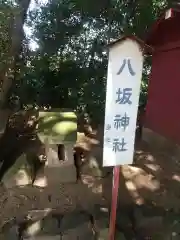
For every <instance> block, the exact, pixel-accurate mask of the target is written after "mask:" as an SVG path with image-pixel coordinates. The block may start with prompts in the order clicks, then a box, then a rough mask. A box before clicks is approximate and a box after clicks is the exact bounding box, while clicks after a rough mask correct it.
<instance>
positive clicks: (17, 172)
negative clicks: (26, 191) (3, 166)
mask: <svg viewBox="0 0 180 240" xmlns="http://www.w3.org/2000/svg"><path fill="white" fill-rule="evenodd" d="M57 150H58V149H57V145H48V146H47V153H46V154H47V159H48V160H47V162H46V164H45V167H44V168H42V169H41V170H40V171H39V172H38V174H37V178H36V180H35V182H34V185H35V186H39V187H46V186H47V185H54V184H58V183H67V182H75V181H76V168H75V166H74V158H73V144H67V145H65V156H66V157H65V161H60V160H59V158H58V153H57ZM3 182H4V184H5V186H6V187H7V188H12V187H15V186H20V185H28V184H31V182H32V181H31V172H30V168H29V166H28V164H27V162H26V156H25V154H23V155H21V157H20V158H19V159H18V160H17V162H16V164H15V165H14V166H13V167H12V168H11V169H10V170H9V171H8V173H7V174H6V175H5V177H4V179H3Z"/></svg>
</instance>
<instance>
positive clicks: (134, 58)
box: [103, 38, 143, 166]
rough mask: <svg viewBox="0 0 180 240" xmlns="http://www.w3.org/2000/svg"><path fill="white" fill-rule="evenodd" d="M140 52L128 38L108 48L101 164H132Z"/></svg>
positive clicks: (140, 69)
mask: <svg viewBox="0 0 180 240" xmlns="http://www.w3.org/2000/svg"><path fill="white" fill-rule="evenodd" d="M142 64H143V55H142V52H141V50H140V48H139V44H138V43H137V42H136V41H134V40H131V39H128V38H127V39H126V40H124V41H123V42H119V43H116V44H115V45H114V46H112V47H111V48H110V52H109V63H108V78H107V92H106V111H105V127H104V148H103V165H104V166H116V165H123V164H132V161H133V153H134V139H135V129H136V118H137V108H138V101H139V92H140V81H141V76H142Z"/></svg>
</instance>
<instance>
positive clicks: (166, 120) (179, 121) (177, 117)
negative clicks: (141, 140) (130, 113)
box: [145, 19, 180, 143]
mask: <svg viewBox="0 0 180 240" xmlns="http://www.w3.org/2000/svg"><path fill="white" fill-rule="evenodd" d="M173 22H174V19H173ZM169 24H170V22H169V21H168V22H167V25H169ZM165 29H166V31H165ZM165 29H164V32H163V33H162V32H161V34H162V36H161V38H158V37H157V36H156V44H155V45H156V49H155V53H154V54H153V56H152V71H151V76H150V79H149V89H148V102H147V107H146V117H145V126H147V127H148V128H150V129H152V130H153V131H155V132H157V133H159V134H161V135H162V136H165V137H167V138H170V139H172V140H174V141H175V142H177V143H180V29H179V28H177V26H176V25H174V26H171V29H169V28H165ZM169 31H170V32H169ZM169 34H171V36H169ZM158 35H159V33H158ZM178 41H179V42H178ZM160 42H162V44H160ZM170 43H171V44H170ZM169 44H170V45H169ZM158 45H159V47H161V50H160V48H159V47H158ZM167 46H168V47H167ZM169 46H171V47H169Z"/></svg>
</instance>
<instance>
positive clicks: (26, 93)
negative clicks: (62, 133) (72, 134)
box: [0, 0, 170, 121]
mask: <svg viewBox="0 0 180 240" xmlns="http://www.w3.org/2000/svg"><path fill="white" fill-rule="evenodd" d="M37 2H38V1H37ZM40 2H41V3H42V1H39V3H40ZM169 2H170V1H169ZM21 3H22V1H21V0H16V1H15V0H14V1H13V0H7V1H4V0H3V1H2V0H1V1H0V18H1V21H0V29H1V38H0V50H1V54H0V58H1V64H0V73H1V75H2V72H3V67H4V63H6V62H7V61H8V59H9V55H8V52H9V49H10V45H11V44H12V41H11V40H12V35H11V28H12V26H11V24H12V22H11V21H12V17H11V16H15V13H16V12H17V11H18V9H19V8H18V6H20V5H21ZM167 6H169V3H168V1H166V0H161V1H160V0H149V1H142V0H130V1H129V0H126V1H125V0H121V1H120V0H98V1H95V0H91V1H89V0H49V1H46V4H41V5H40V6H39V7H34V8H31V9H30V10H29V11H28V15H27V18H26V28H25V29H28V33H29V34H26V35H24V36H23V39H22V41H20V44H21V48H20V51H18V58H17V59H16V60H17V61H16V65H15V67H14V69H13V70H14V71H13V73H12V71H10V72H8V74H9V75H8V78H10V77H12V74H13V81H12V86H11V88H10V90H9V93H8V96H11V95H12V94H15V95H18V96H19V97H20V99H21V102H22V104H23V105H27V104H37V105H43V104H48V105H51V106H52V107H60V108H64V107H65V108H66V107H68V108H73V109H76V110H85V111H87V112H88V113H89V114H90V115H92V114H93V117H94V118H95V120H97V121H101V120H102V118H103V116H104V103H105V90H106V74H107V48H106V46H107V43H109V41H111V40H114V39H116V38H118V37H120V36H121V35H122V34H127V33H128V34H129V33H130V34H136V35H137V36H139V37H141V38H144V37H145V35H146V32H147V29H148V28H149V27H150V26H151V25H152V23H153V22H154V21H155V19H157V17H158V16H159V15H160V13H161V12H162V11H164V9H165V8H166V7H167ZM20 9H21V8H20ZM23 24H24V23H23ZM26 33H27V31H26ZM32 41H33V42H35V43H36V45H37V48H36V49H32V48H31V47H30V46H31V44H30V43H32ZM149 69H150V58H149V57H148V56H146V57H145V64H144V71H143V79H142V90H141V97H140V101H141V102H144V101H145V100H146V93H147V84H148V74H149Z"/></svg>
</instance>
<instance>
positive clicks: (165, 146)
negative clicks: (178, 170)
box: [142, 128, 180, 157]
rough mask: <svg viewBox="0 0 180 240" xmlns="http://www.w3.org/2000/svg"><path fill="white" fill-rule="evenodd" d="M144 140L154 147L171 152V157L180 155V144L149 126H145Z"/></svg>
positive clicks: (166, 152) (167, 152)
mask: <svg viewBox="0 0 180 240" xmlns="http://www.w3.org/2000/svg"><path fill="white" fill-rule="evenodd" d="M142 140H143V141H145V142H147V143H148V144H149V145H150V146H153V148H154V149H157V150H158V151H162V152H163V153H165V154H169V155H170V156H171V157H180V145H178V144H176V143H174V142H173V141H171V140H169V139H167V138H165V137H163V136H161V135H159V134H158V133H155V132H154V131H152V130H151V129H149V128H143V134H142Z"/></svg>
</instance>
